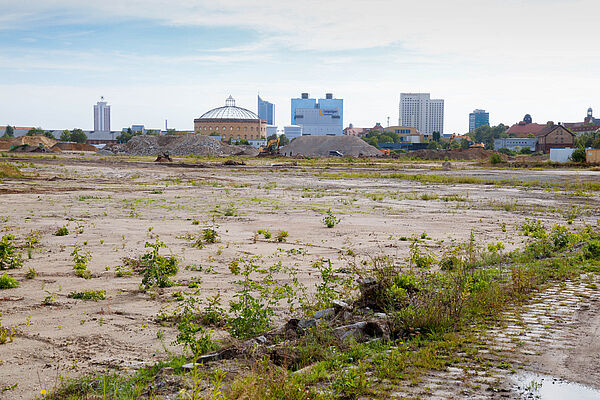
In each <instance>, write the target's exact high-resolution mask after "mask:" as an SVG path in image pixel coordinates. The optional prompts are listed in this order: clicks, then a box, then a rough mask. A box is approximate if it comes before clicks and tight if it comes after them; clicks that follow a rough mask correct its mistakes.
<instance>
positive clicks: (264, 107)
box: [258, 96, 275, 125]
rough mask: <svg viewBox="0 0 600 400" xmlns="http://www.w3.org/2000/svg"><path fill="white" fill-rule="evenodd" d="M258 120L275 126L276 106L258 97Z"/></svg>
mask: <svg viewBox="0 0 600 400" xmlns="http://www.w3.org/2000/svg"><path fill="white" fill-rule="evenodd" d="M258 118H260V119H262V120H265V121H267V125H275V124H274V123H273V121H274V120H275V106H274V105H273V103H269V102H268V101H264V100H263V99H261V98H260V96H258Z"/></svg>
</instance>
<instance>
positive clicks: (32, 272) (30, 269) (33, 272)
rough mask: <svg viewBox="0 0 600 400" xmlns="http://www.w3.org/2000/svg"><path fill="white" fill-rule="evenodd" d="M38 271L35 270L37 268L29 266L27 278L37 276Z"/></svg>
mask: <svg viewBox="0 0 600 400" xmlns="http://www.w3.org/2000/svg"><path fill="white" fill-rule="evenodd" d="M37 274H38V273H37V271H36V270H35V268H31V267H30V268H29V270H27V273H26V274H25V278H27V279H33V278H35V277H36V276H37Z"/></svg>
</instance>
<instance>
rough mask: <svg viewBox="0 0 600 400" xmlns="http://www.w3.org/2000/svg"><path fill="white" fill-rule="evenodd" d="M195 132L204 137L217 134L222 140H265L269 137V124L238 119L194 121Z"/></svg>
mask: <svg viewBox="0 0 600 400" xmlns="http://www.w3.org/2000/svg"><path fill="white" fill-rule="evenodd" d="M194 131H195V132H196V133H200V134H202V135H207V136H208V135H210V134H211V133H213V132H217V133H218V134H219V135H221V138H222V140H224V141H227V140H229V138H233V139H264V138H266V137H267V124H266V123H264V121H261V120H238V119H197V120H194Z"/></svg>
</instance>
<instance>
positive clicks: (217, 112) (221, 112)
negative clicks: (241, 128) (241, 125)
mask: <svg viewBox="0 0 600 400" xmlns="http://www.w3.org/2000/svg"><path fill="white" fill-rule="evenodd" d="M198 119H199V120H203V119H246V120H248V119H254V120H256V119H259V118H258V115H256V114H255V113H253V112H252V111H250V110H246V109H245V108H242V107H236V106H235V99H234V98H233V97H231V96H229V97H228V98H227V100H226V101H225V107H219V108H214V109H212V110H210V111H207V112H205V113H204V114H202V116H201V117H200V118H198Z"/></svg>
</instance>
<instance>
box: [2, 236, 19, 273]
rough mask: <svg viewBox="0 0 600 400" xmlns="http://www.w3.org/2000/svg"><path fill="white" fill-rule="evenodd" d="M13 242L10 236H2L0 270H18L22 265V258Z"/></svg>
mask: <svg viewBox="0 0 600 400" xmlns="http://www.w3.org/2000/svg"><path fill="white" fill-rule="evenodd" d="M13 240H14V237H13V236H12V235H4V236H2V240H0V270H3V269H14V268H20V267H21V266H22V265H23V256H21V253H20V252H19V251H18V249H17V247H16V246H15V245H14V244H13Z"/></svg>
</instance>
